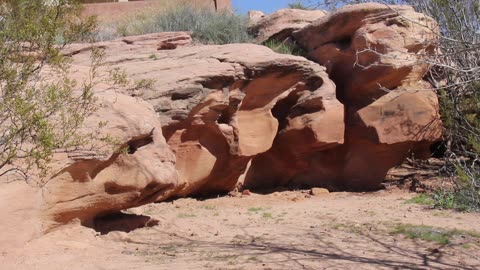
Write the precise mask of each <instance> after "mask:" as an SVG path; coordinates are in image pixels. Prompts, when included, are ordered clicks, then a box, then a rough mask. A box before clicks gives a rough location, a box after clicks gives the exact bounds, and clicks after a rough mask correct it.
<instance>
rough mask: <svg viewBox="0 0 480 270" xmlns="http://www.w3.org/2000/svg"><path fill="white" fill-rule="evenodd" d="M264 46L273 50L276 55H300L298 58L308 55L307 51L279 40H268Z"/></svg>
mask: <svg viewBox="0 0 480 270" xmlns="http://www.w3.org/2000/svg"><path fill="white" fill-rule="evenodd" d="M263 45H264V46H267V47H268V48H270V49H272V50H273V51H274V52H276V53H283V54H291V55H298V56H305V55H306V53H305V51H304V50H303V49H302V48H300V47H298V46H296V45H294V44H288V43H285V42H280V41H277V40H268V41H266V42H264V43H263Z"/></svg>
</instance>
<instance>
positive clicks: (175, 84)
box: [73, 41, 344, 196]
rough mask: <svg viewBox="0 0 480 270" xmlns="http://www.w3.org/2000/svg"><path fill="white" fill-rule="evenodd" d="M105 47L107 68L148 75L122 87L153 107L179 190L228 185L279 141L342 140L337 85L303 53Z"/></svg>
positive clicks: (316, 143)
mask: <svg viewBox="0 0 480 270" xmlns="http://www.w3.org/2000/svg"><path fill="white" fill-rule="evenodd" d="M152 52H154V53H155V55H156V57H155V58H152V57H150V55H151V54H152ZM105 53H106V57H105V61H106V63H107V65H108V68H109V69H119V70H123V71H125V72H126V73H127V74H128V76H129V77H130V78H131V80H132V81H134V82H140V81H142V80H151V81H152V85H151V86H150V87H148V88H145V87H143V88H132V89H131V90H130V91H128V93H130V95H132V96H136V97H139V98H142V99H144V100H145V101H147V102H149V103H150V104H151V105H152V106H153V108H154V109H155V111H156V112H157V113H158V117H159V118H160V121H161V122H162V124H163V127H162V129H163V135H164V136H165V138H166V140H167V142H168V144H169V145H170V147H171V149H172V150H173V152H174V153H175V155H176V169H177V171H178V174H179V178H180V182H184V183H185V186H184V187H183V188H182V189H181V190H180V191H179V192H177V193H176V195H178V196H187V195H191V194H198V193H212V192H228V191H231V190H233V189H234V188H235V187H236V185H237V182H238V181H239V178H240V177H241V176H242V175H246V170H247V164H248V162H249V161H250V160H252V158H253V157H255V156H258V155H260V154H262V153H266V152H268V151H269V150H270V149H272V148H273V145H274V142H275V141H277V140H285V143H284V145H285V147H287V146H288V149H291V150H293V151H295V149H296V148H297V146H296V144H297V143H296V142H295V140H297V139H305V140H306V141H305V145H302V147H303V148H302V149H303V151H323V150H326V149H329V148H330V147H332V146H333V145H337V144H342V143H343V141H344V125H343V118H344V116H343V111H344V108H343V105H342V104H341V103H340V102H338V100H337V99H336V97H335V86H334V84H333V83H332V82H331V81H330V79H329V78H328V76H327V74H326V73H325V69H324V68H323V67H321V66H319V65H318V64H315V63H313V62H311V61H308V60H306V59H305V58H303V57H297V56H291V55H283V54H277V53H274V52H273V51H272V50H270V49H269V48H267V47H264V46H259V45H253V44H232V45H222V46H215V45H205V46H186V47H178V48H177V49H176V50H162V51H157V50H156V48H155V47H153V46H149V45H145V46H141V47H139V46H136V45H135V44H127V43H123V42H120V41H113V42H111V43H110V45H108V46H106V51H105ZM86 56H88V52H87V51H84V52H81V53H78V54H75V55H73V58H74V63H87V61H86ZM133 63H134V64H133ZM134 84H135V83H134ZM309 147H310V148H311V150H309ZM298 148H300V147H298ZM279 158H280V159H282V160H283V157H279ZM250 167H251V168H256V166H250ZM262 170H263V169H262ZM249 175H253V172H250V174H249ZM255 175H258V176H260V174H258V173H256V174H255ZM250 179H251V177H250ZM255 181H258V182H263V181H264V180H263V179H262V178H260V177H258V178H257V177H255ZM322 181H323V179H318V182H322ZM280 183H281V182H276V183H274V185H279V184H280Z"/></svg>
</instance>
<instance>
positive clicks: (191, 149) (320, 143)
mask: <svg viewBox="0 0 480 270" xmlns="http://www.w3.org/2000/svg"><path fill="white" fill-rule="evenodd" d="M416 22H420V23H421V24H418V23H416ZM429 28H432V29H435V23H434V22H433V21H432V20H431V19H430V18H428V17H425V16H423V15H422V14H419V13H415V12H414V11H413V9H411V8H409V7H406V6H394V7H392V8H388V7H386V6H384V5H376V4H363V5H355V6H347V7H345V8H342V9H340V10H338V11H337V12H335V13H332V14H330V15H326V16H323V17H321V18H320V19H318V20H317V21H315V22H313V23H311V24H309V25H308V26H305V27H304V28H302V29H300V30H298V31H296V32H294V33H293V34H292V37H290V38H294V39H295V40H296V41H297V42H298V44H300V45H301V46H303V47H304V48H305V49H306V50H307V52H308V54H309V57H310V58H311V59H312V60H314V61H316V62H318V63H319V64H320V65H319V64H317V63H315V62H312V61H309V60H307V59H305V58H303V57H296V56H290V55H282V54H277V53H274V52H272V51H271V50H270V49H268V48H266V47H263V46H259V45H253V44H232V45H224V46H211V45H210V46H204V45H199V46H194V45H192V44H191V43H190V41H191V38H190V37H189V36H188V34H187V33H159V34H152V35H146V36H138V37H128V38H123V39H119V40H114V41H110V42H102V43H98V44H93V45H90V44H76V45H73V46H71V47H70V48H67V49H66V50H65V52H64V53H65V54H66V55H70V56H71V57H72V63H73V66H74V72H73V74H74V75H75V76H76V77H78V78H81V77H82V76H85V75H86V73H85V71H86V70H87V69H88V67H89V65H90V60H89V54H90V50H91V48H93V47H100V48H103V49H105V62H104V64H103V66H102V68H101V69H100V70H99V72H100V73H101V74H102V76H104V77H107V76H108V73H109V71H111V70H112V69H119V70H122V71H125V72H126V74H128V77H129V79H130V80H131V85H130V87H127V88H119V89H110V88H109V87H108V86H107V85H104V84H99V85H97V89H96V91H97V96H98V97H99V101H100V103H101V104H102V106H101V107H100V109H99V111H97V113H96V114H95V115H94V116H92V117H91V118H90V119H89V120H88V121H87V122H86V124H85V130H89V129H90V130H91V129H93V128H94V127H95V125H96V124H98V121H100V120H107V121H108V124H107V126H106V127H105V128H104V129H102V130H101V132H103V133H104V134H110V135H111V136H113V137H116V138H117V139H118V140H119V141H120V142H121V143H122V144H123V145H124V146H128V151H126V152H121V153H119V152H115V151H110V152H107V153H104V154H103V155H93V156H91V155H85V154H84V153H80V152H78V153H70V155H57V156H55V157H54V158H55V159H54V160H55V162H54V164H53V168H56V171H55V174H54V175H53V176H51V177H50V179H49V181H47V184H46V185H45V186H44V187H43V188H42V189H41V192H40V191H39V192H35V191H29V192H33V193H34V194H37V195H38V193H41V196H38V198H37V196H36V195H35V196H32V197H31V199H32V200H34V199H35V200H36V202H37V203H38V204H37V205H36V208H35V213H39V212H40V213H42V216H45V215H46V216H47V217H48V218H49V220H53V221H54V222H56V223H66V222H69V221H71V220H73V219H76V218H78V219H80V220H81V221H83V222H84V223H88V222H89V221H91V220H92V218H94V217H95V216H97V215H102V214H107V213H111V212H115V211H119V210H122V209H126V208H130V207H134V206H138V205H141V204H145V203H150V202H153V201H162V200H165V199H166V198H168V197H171V196H188V195H192V194H198V193H213V192H224V191H225V192H226V191H230V190H232V189H234V188H235V187H238V186H239V185H243V186H244V187H247V188H255V187H256V188H259V187H276V186H284V185H295V186H321V187H327V188H329V189H350V188H354V189H370V188H375V187H378V185H379V184H380V183H381V182H382V181H383V179H384V177H385V174H386V173H387V171H388V170H389V169H390V168H392V167H393V166H395V165H397V164H399V163H401V162H402V161H403V160H404V159H405V158H406V157H407V155H409V154H412V153H414V154H415V155H416V156H417V157H421V158H424V157H428V155H429V151H428V148H429V145H430V144H431V143H432V142H434V141H435V140H437V139H438V138H439V136H440V133H441V123H440V120H439V115H438V100H437V97H436V94H435V93H434V92H433V91H432V90H431V88H430V86H429V84H428V83H427V82H425V81H423V80H422V78H423V77H424V75H425V73H426V72H427V70H428V68H429V67H428V65H426V64H425V63H424V62H422V60H424V59H425V57H426V56H428V55H429V54H432V53H434V52H435V50H434V43H435V41H436V37H435V35H434V34H433V33H432V31H431V30H430V29H429ZM289 31H290V30H289ZM273 32H275V31H273ZM273 32H272V33H273ZM267 36H268V35H267ZM165 44H174V46H173V47H168V46H167V47H168V48H169V49H168V50H162V49H161V48H162V47H163V46H166V45H165ZM159 48H160V50H159ZM163 48H164V47H163ZM321 65H324V66H326V69H325V68H324V67H322V66H321ZM327 73H328V75H327ZM330 78H331V79H330ZM146 80H148V81H149V83H148V84H145V83H143V84H142V82H145V81H146ZM167 143H168V145H167ZM7 185H8V184H7ZM15 188H17V187H15ZM5 190H7V189H5ZM19 207H20V206H19ZM22 207H24V206H22ZM12 209H13V210H15V207H14V208H12ZM22 209H23V208H22ZM7 210H9V211H10V210H11V209H10V208H8V209H7ZM13 210H11V211H13ZM17 210H18V209H17ZM32 216H35V215H32ZM47 227H48V226H47Z"/></svg>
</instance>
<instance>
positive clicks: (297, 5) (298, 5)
mask: <svg viewBox="0 0 480 270" xmlns="http://www.w3.org/2000/svg"><path fill="white" fill-rule="evenodd" d="M288 8H292V9H302V10H311V9H312V8H310V7H308V6H306V5H305V4H303V3H302V2H301V1H295V2H293V3H290V4H288Z"/></svg>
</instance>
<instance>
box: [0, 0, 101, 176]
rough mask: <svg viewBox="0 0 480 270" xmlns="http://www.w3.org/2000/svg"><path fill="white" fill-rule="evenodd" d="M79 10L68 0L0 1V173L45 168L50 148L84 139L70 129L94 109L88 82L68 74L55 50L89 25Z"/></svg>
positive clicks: (60, 148)
mask: <svg viewBox="0 0 480 270" xmlns="http://www.w3.org/2000/svg"><path fill="white" fill-rule="evenodd" d="M80 12H81V7H80V6H79V4H78V3H76V2H75V1H73V0H57V1H50V2H49V3H47V1H44V0H4V1H1V2H0V176H1V175H4V174H7V173H10V172H12V171H20V172H23V173H25V172H27V171H29V170H30V169H35V170H39V171H40V172H42V173H45V172H46V171H47V169H48V166H47V164H48V162H49V160H50V158H51V156H52V154H53V153H54V152H56V151H63V150H66V149H71V148H74V147H77V146H80V145H83V144H84V143H85V140H86V139H87V138H84V137H82V136H79V135H78V134H77V132H76V131H77V129H78V128H79V127H80V126H81V124H82V122H83V121H84V119H85V118H86V117H87V116H88V115H89V114H90V113H91V112H92V111H93V110H94V109H95V106H94V105H95V102H94V97H93V94H92V84H91V83H89V82H84V83H83V84H82V85H78V84H77V82H76V81H74V80H72V79H70V78H69V67H70V64H69V59H68V58H67V57H65V56H64V55H63V54H62V53H61V50H62V48H63V47H64V46H65V45H67V44H68V43H70V42H72V41H74V40H82V39H85V38H86V37H88V36H89V35H90V33H91V31H92V30H93V29H94V27H95V20H93V19H91V18H81V17H80ZM97 59H98V58H97ZM94 66H95V65H94ZM92 72H94V71H92Z"/></svg>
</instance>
